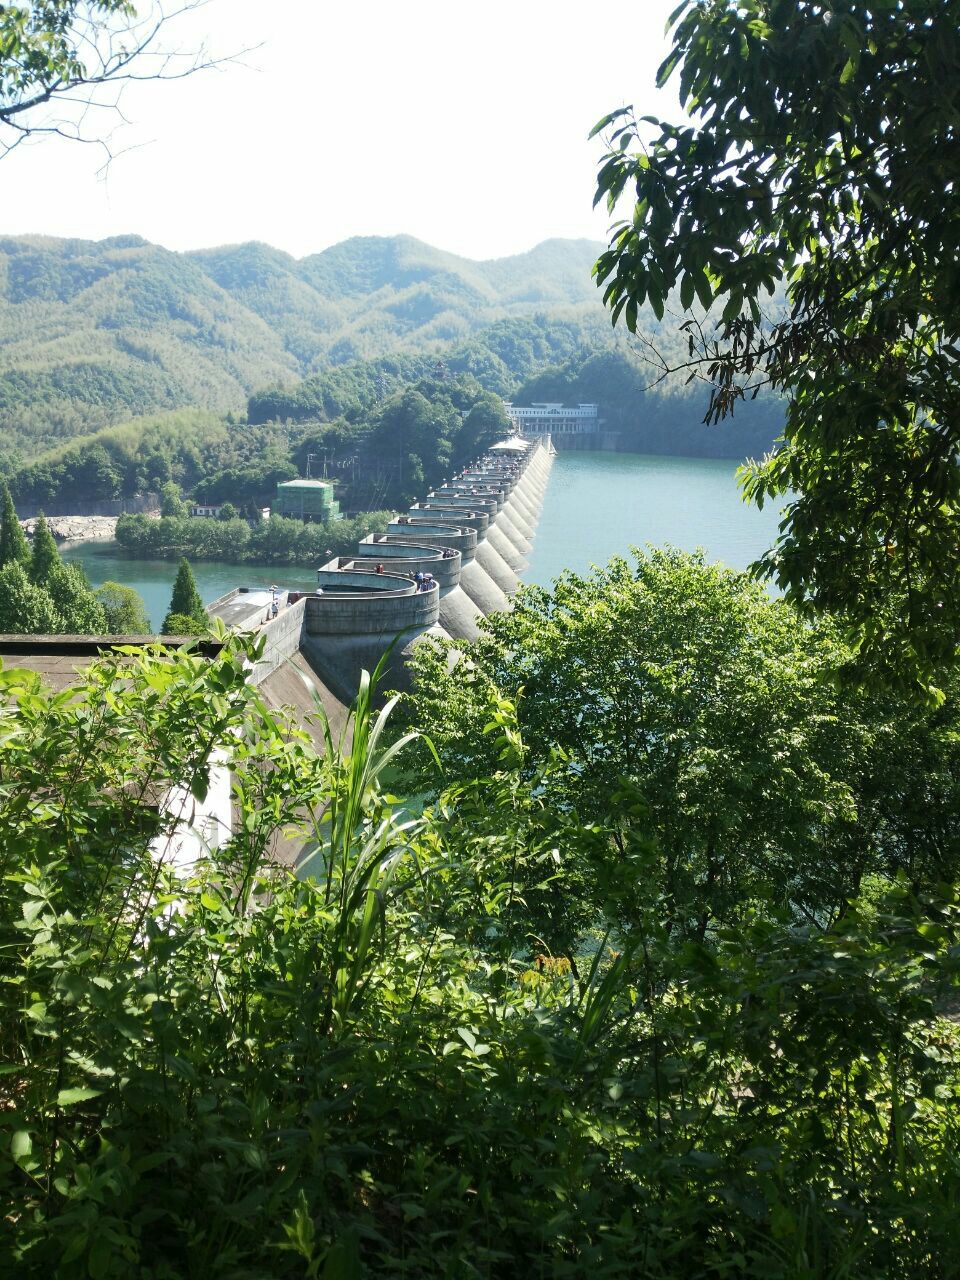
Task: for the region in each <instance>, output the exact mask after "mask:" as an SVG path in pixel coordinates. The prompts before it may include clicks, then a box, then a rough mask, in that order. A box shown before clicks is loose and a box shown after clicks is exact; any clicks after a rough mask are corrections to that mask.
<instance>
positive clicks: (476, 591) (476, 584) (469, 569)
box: [460, 560, 510, 617]
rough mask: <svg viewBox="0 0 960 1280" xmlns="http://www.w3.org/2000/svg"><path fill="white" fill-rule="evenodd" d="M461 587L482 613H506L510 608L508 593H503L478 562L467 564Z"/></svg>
mask: <svg viewBox="0 0 960 1280" xmlns="http://www.w3.org/2000/svg"><path fill="white" fill-rule="evenodd" d="M460 586H461V587H462V588H463V590H464V591H465V592H466V593H467V595H468V596H469V597H470V599H471V600H472V601H473V603H474V604H475V605H476V606H477V609H478V610H479V612H480V613H482V614H483V615H484V617H487V616H488V615H489V614H491V613H505V612H506V611H507V610H508V609H509V608H510V601H509V599H508V598H507V595H506V592H504V591H501V589H500V588H499V587H498V586H497V584H496V583H495V582H494V580H493V579H492V578H491V577H490V575H489V573H487V571H486V570H485V569H484V568H483V567H482V566H481V565H479V564H477V562H476V560H471V561H470V563H469V564H465V565H464V566H463V568H462V569H461V571H460Z"/></svg>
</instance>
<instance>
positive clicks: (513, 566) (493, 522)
mask: <svg viewBox="0 0 960 1280" xmlns="http://www.w3.org/2000/svg"><path fill="white" fill-rule="evenodd" d="M435 497H437V495H435V494H431V495H430V498H429V501H431V502H432V501H433V500H434V498H435ZM438 500H439V499H438ZM443 500H444V502H445V503H446V505H448V506H452V507H456V508H460V509H462V510H464V511H469V510H470V507H471V504H475V503H476V502H477V501H478V499H477V498H476V497H475V496H474V495H473V494H471V495H469V496H468V497H464V498H461V497H459V496H457V495H450V494H445V495H444V498H443ZM486 505H488V506H489V507H490V508H491V510H490V511H488V512H486V515H487V517H488V519H489V521H490V523H489V524H488V525H487V541H488V542H489V543H490V545H491V546H492V547H493V548H494V550H495V551H496V552H497V554H498V555H499V556H500V558H501V559H502V560H503V561H504V562H505V563H506V565H507V568H508V569H510V570H512V572H513V573H520V572H522V571H523V570H524V569H525V568H526V562H525V561H524V558H523V552H521V551H520V550H519V549H518V548H517V547H516V546H514V545H513V540H512V539H511V537H510V533H509V530H507V529H506V528H502V527H501V526H500V523H499V521H500V516H499V514H498V513H497V512H496V510H495V508H494V504H493V503H492V502H488V503H487V504H486Z"/></svg>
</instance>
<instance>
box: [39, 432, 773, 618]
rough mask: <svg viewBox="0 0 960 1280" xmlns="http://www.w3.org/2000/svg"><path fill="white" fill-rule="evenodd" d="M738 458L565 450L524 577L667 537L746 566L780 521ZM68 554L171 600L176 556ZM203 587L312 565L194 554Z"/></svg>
mask: <svg viewBox="0 0 960 1280" xmlns="http://www.w3.org/2000/svg"><path fill="white" fill-rule="evenodd" d="M735 471H736V465H735V464H734V463H733V462H730V461H726V460H723V459H713V458H665V457H654V456H648V455H646V454H637V453H579V452H577V453H561V454H558V455H557V457H556V458H555V459H554V464H553V470H552V472H551V475H550V482H549V484H548V486H547V492H546V497H545V499H544V503H543V513H542V516H541V518H540V524H539V526H538V529H537V537H536V540H535V542H534V544H533V551H532V552H531V554H530V557H529V560H530V567H529V569H528V570H527V572H526V573H525V574H524V575H523V578H524V581H526V582H532V583H536V584H539V585H541V586H549V585H550V583H551V582H552V581H553V579H554V578H555V577H557V575H558V574H560V573H561V572H562V571H563V570H564V569H573V570H574V571H575V572H578V573H583V572H586V571H587V570H588V569H589V568H590V566H591V565H592V564H600V565H602V564H605V563H606V562H607V560H609V559H610V557H611V556H613V555H625V554H626V553H627V549H628V548H629V547H630V546H631V545H634V546H644V545H646V544H647V543H652V544H653V545H655V546H662V545H665V544H667V543H669V544H671V545H672V546H675V547H681V548H683V549H684V550H686V551H692V550H694V549H695V548H697V547H702V548H703V549H704V551H705V552H706V554H707V558H708V559H710V560H722V561H723V562H724V563H725V564H728V565H730V566H731V568H734V569H743V568H746V566H747V565H748V564H749V563H750V561H751V560H754V559H756V557H757V556H758V555H760V553H761V552H762V551H764V550H765V549H766V548H767V547H768V546H770V544H771V542H772V541H773V539H774V538H775V537H776V533H777V525H778V522H779V519H780V515H779V512H778V511H777V510H776V508H775V507H770V506H768V507H766V508H765V509H764V510H763V511H757V510H756V508H755V507H749V506H747V505H746V504H745V503H744V502H743V501H742V500H741V498H740V492H739V490H738V488H737V484H736V479H735ZM63 556H64V559H66V560H80V561H82V563H83V566H84V568H85V570H86V572H87V575H88V577H89V578H90V580H91V582H92V583H93V585H94V586H100V584H101V583H102V582H105V581H107V580H108V579H109V580H112V581H113V582H123V583H126V585H127V586H131V587H134V588H135V589H136V590H137V591H139V592H140V594H141V595H142V596H143V598H144V600H145V601H146V604H147V611H148V613H149V615H150V619H151V621H152V623H153V625H154V627H159V626H160V624H161V622H162V620H163V616H164V614H165V613H166V611H167V609H168V608H169V605H170V593H171V591H172V590H173V580H174V578H175V577H176V574H177V562H176V561H173V560H136V559H133V558H130V557H127V556H125V555H124V554H123V553H122V552H121V551H120V550H119V548H118V547H117V546H116V544H115V543H112V542H77V543H70V544H68V545H67V546H66V547H65V548H64V549H63ZM191 567H192V568H193V572H194V576H195V577H196V579H197V587H198V589H199V591H200V594H201V596H202V597H203V599H204V601H205V602H207V603H209V602H210V601H211V600H215V599H216V598H217V597H218V596H221V595H223V594H224V593H225V592H227V591H229V590H230V589H231V588H232V587H237V586H251V587H269V586H270V585H271V584H272V583H275V582H276V583H278V584H279V585H281V586H283V587H286V588H289V589H292V590H299V591H303V590H309V589H311V588H312V587H313V586H314V585H315V584H316V575H315V574H314V572H313V570H312V569H310V568H307V567H306V566H301V567H299V568H295V569H288V568H283V567H281V566H279V565H255V564H242V565H237V564H225V563H222V562H220V561H210V560H207V561H203V560H197V561H195V562H194V563H193V564H192V566H191Z"/></svg>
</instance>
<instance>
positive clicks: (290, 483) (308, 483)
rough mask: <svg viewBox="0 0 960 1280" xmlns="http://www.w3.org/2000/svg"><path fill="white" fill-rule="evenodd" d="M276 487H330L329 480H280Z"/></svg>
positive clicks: (331, 486)
mask: <svg viewBox="0 0 960 1280" xmlns="http://www.w3.org/2000/svg"><path fill="white" fill-rule="evenodd" d="M277 488H278V489H332V488H333V485H332V484H331V483H330V481H329V480H281V481H280V483H279V484H278V485H277Z"/></svg>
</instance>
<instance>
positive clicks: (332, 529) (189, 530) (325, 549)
mask: <svg viewBox="0 0 960 1280" xmlns="http://www.w3.org/2000/svg"><path fill="white" fill-rule="evenodd" d="M392 514H393V513H392V512H390V511H368V512H366V513H365V514H363V515H361V516H356V517H354V518H352V519H346V520H335V521H334V522H333V523H332V524H325V525H323V524H305V523H304V522H303V521H302V520H288V519H286V518H285V517H283V516H273V517H272V518H271V519H270V520H264V521H262V522H260V523H259V524H254V525H252V526H251V524H250V523H249V522H248V521H247V520H242V519H240V518H239V517H237V518H232V519H227V520H207V519H202V518H200V517H197V516H162V517H161V518H160V519H159V520H156V519H153V518H151V517H149V516H142V515H127V516H121V517H120V519H119V520H118V521H117V542H118V543H119V544H120V546H121V547H123V549H124V550H125V551H129V552H131V553H132V554H134V555H137V556H142V557H144V558H146V559H173V558H176V557H178V556H188V557H189V558H190V559H191V560H228V561H232V562H233V563H236V564H242V563H243V562H244V561H247V560H249V561H253V562H256V563H258V564H305V565H309V566H310V567H311V568H315V567H316V566H317V565H319V564H321V563H323V561H325V560H328V559H329V558H330V556H331V555H349V554H355V553H356V550H357V542H358V541H359V539H360V538H362V537H364V536H365V535H366V534H368V533H383V532H384V531H385V530H386V527H387V525H388V524H389V523H390V520H391V518H392Z"/></svg>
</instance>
